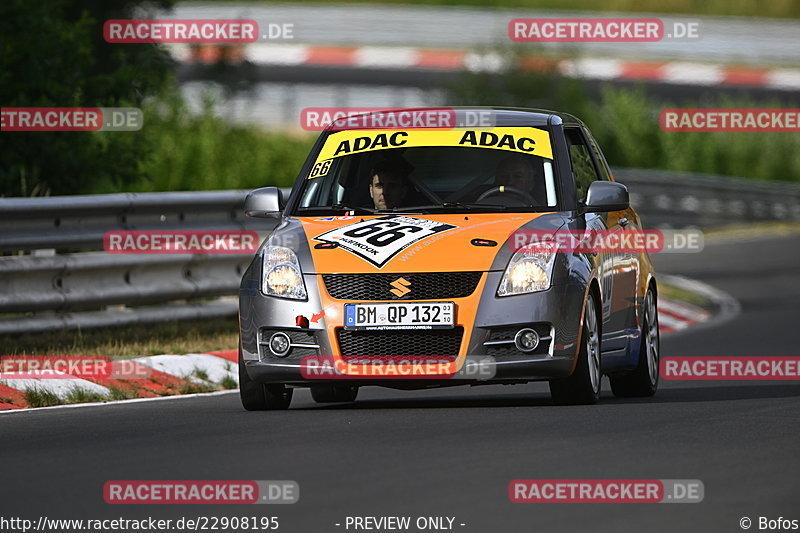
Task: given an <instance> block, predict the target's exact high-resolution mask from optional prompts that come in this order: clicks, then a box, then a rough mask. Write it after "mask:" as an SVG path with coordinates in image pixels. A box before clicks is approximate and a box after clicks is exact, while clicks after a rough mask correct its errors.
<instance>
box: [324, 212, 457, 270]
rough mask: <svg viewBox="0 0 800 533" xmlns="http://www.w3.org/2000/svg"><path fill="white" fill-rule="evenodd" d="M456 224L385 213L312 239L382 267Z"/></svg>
mask: <svg viewBox="0 0 800 533" xmlns="http://www.w3.org/2000/svg"><path fill="white" fill-rule="evenodd" d="M455 227H456V226H453V225H452V224H442V223H441V222H436V221H433V220H425V219H422V218H414V217H406V216H402V215H388V216H385V217H380V218H374V219H372V220H363V221H361V222H356V223H355V224H348V225H346V226H342V227H339V228H336V229H334V230H331V231H326V232H325V233H322V234H321V235H317V236H316V237H314V240H315V241H320V242H329V243H335V244H337V245H338V247H339V248H342V249H344V250H347V251H348V252H350V253H352V254H355V255H357V256H358V257H360V258H361V259H364V260H365V261H368V262H370V263H372V264H373V265H375V266H376V267H378V268H381V267H383V265H385V264H386V263H387V262H388V261H389V260H390V259H391V258H392V257H394V256H395V255H397V254H398V253H399V252H400V251H401V250H403V249H405V248H407V247H409V246H411V245H412V244H414V243H416V242H419V241H421V240H423V239H427V238H428V237H430V236H432V235H435V234H437V233H441V232H443V231H447V230H451V229H453V228H455Z"/></svg>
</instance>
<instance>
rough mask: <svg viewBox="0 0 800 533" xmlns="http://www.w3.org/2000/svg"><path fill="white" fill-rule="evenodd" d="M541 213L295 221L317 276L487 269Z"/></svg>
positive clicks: (394, 216)
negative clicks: (491, 243) (511, 238)
mask: <svg viewBox="0 0 800 533" xmlns="http://www.w3.org/2000/svg"><path fill="white" fill-rule="evenodd" d="M544 214H545V213H510V214H498V213H473V214H466V215H465V214H436V215H418V214H412V215H376V216H345V217H298V218H297V220H298V221H300V223H301V224H302V226H303V231H304V232H305V235H306V238H307V240H308V245H309V248H310V250H311V256H312V259H313V261H314V273H317V274H334V273H345V272H346V273H359V274H360V273H364V274H366V273H374V272H389V273H400V272H460V271H487V270H489V269H490V268H491V265H492V262H493V261H494V258H495V256H496V255H497V252H498V249H499V247H501V246H503V245H504V244H505V242H506V239H508V237H509V235H511V234H512V233H513V232H514V231H515V230H517V229H518V228H520V227H521V226H523V225H525V224H527V223H528V222H530V221H531V220H533V219H535V218H538V217H540V216H542V215H544ZM370 239H371V240H370ZM473 239H484V240H488V241H494V242H496V243H497V245H496V246H476V245H474V244H472V243H471V241H472V240H473ZM307 273H311V272H307Z"/></svg>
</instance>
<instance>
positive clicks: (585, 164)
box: [564, 128, 600, 200]
mask: <svg viewBox="0 0 800 533" xmlns="http://www.w3.org/2000/svg"><path fill="white" fill-rule="evenodd" d="M564 135H565V136H566V138H567V146H568V147H569V160H570V162H571V163H572V176H573V177H574V178H575V187H576V188H577V189H578V200H584V199H585V198H586V191H588V190H589V185H591V183H592V182H593V181H597V180H599V179H600V176H599V175H598V174H597V169H595V166H594V163H593V162H592V156H591V152H590V151H589V147H588V146H587V145H586V141H585V140H584V138H583V135H581V132H580V130H579V129H578V128H565V129H564Z"/></svg>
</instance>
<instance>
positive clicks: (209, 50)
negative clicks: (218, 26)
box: [168, 43, 800, 90]
mask: <svg viewBox="0 0 800 533" xmlns="http://www.w3.org/2000/svg"><path fill="white" fill-rule="evenodd" d="M168 49H169V50H170V53H171V54H172V56H173V58H174V59H175V60H176V61H178V62H180V63H186V64H193V63H200V64H212V63H216V62H219V61H225V62H227V63H232V64H237V63H243V62H248V63H252V64H255V65H265V66H329V67H348V68H384V69H416V70H428V69H431V70H446V71H459V70H468V71H472V72H497V71H499V70H501V69H503V68H505V67H506V65H507V59H506V58H505V57H504V56H503V55H501V54H499V53H497V52H486V53H480V52H471V51H467V50H447V49H429V48H411V47H391V46H315V45H303V44H271V43H252V44H247V45H168ZM520 67H521V68H522V69H523V70H528V71H553V70H556V71H558V72H560V73H561V74H563V75H564V76H569V77H573V78H582V79H598V80H642V81H659V82H663V83H676V84H691V85H738V86H749V87H764V88H772V89H789V90H791V89H800V69H797V68H777V67H774V68H772V67H749V66H730V65H720V64H715V63H693V62H684V61H635V60H623V59H613V58H597V57H594V58H592V57H587V58H579V59H569V58H563V59H548V58H544V57H541V56H532V55H530V56H523V57H522V58H521V59H520Z"/></svg>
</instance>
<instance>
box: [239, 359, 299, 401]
mask: <svg viewBox="0 0 800 533" xmlns="http://www.w3.org/2000/svg"><path fill="white" fill-rule="evenodd" d="M292 392H293V391H292V389H290V388H288V387H286V385H283V384H269V385H266V384H264V383H259V382H257V381H253V380H252V379H251V378H250V376H249V375H248V374H247V369H246V368H245V367H244V359H243V357H242V347H241V346H239V397H240V398H241V400H242V406H243V407H244V408H245V409H247V410H248V411H277V410H284V409H288V408H289V404H290V403H292Z"/></svg>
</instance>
